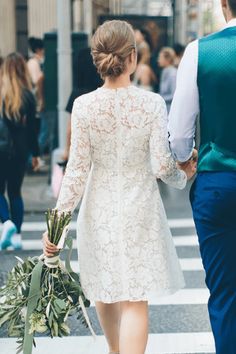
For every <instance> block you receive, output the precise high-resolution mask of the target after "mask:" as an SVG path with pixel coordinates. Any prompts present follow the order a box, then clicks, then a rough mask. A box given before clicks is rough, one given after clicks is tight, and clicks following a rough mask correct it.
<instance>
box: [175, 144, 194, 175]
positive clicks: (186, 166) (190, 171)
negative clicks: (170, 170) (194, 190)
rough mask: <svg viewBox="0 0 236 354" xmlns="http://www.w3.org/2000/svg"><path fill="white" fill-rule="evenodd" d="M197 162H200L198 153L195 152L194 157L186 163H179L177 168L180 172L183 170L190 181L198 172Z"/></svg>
mask: <svg viewBox="0 0 236 354" xmlns="http://www.w3.org/2000/svg"><path fill="white" fill-rule="evenodd" d="M197 160H198V151H197V150H196V149H194V150H193V154H192V157H191V158H190V159H189V160H188V161H186V162H177V166H178V168H179V169H180V170H183V171H184V172H185V173H186V175H187V178H188V180H190V179H191V178H192V177H193V176H194V175H195V173H196V171H197Z"/></svg>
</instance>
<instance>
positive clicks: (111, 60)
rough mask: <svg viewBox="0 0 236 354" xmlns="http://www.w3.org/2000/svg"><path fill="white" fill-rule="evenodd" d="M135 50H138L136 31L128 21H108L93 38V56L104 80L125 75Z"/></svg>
mask: <svg viewBox="0 0 236 354" xmlns="http://www.w3.org/2000/svg"><path fill="white" fill-rule="evenodd" d="M133 50H136V43H135V37H134V31H133V28H132V26H131V25H130V24H129V23H128V22H126V21H120V20H113V21H107V22H105V23H104V24H103V25H101V26H99V27H98V29H97V30H96V32H95V34H94V36H93V38H92V45H91V54H92V57H93V62H94V64H95V66H96V67H97V71H98V73H99V74H100V76H101V77H102V79H104V78H105V77H107V76H109V77H111V78H116V77H118V76H120V75H121V74H122V73H124V72H125V70H126V66H127V59H128V58H129V56H130V55H131V53H132V51H133Z"/></svg>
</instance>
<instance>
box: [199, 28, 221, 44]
mask: <svg viewBox="0 0 236 354" xmlns="http://www.w3.org/2000/svg"><path fill="white" fill-rule="evenodd" d="M227 32H228V28H227V27H226V28H223V29H221V30H220V31H217V32H214V33H211V34H208V35H207V36H204V37H202V38H200V39H199V43H207V42H211V41H214V40H216V39H219V38H222V37H224V36H227V35H228V33H227Z"/></svg>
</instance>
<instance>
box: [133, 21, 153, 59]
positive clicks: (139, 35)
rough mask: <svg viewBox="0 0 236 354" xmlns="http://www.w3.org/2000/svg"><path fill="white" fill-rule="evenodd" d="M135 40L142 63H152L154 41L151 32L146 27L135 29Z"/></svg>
mask: <svg viewBox="0 0 236 354" xmlns="http://www.w3.org/2000/svg"><path fill="white" fill-rule="evenodd" d="M134 33H135V40H136V45H137V51H138V53H139V55H140V60H139V62H140V64H148V65H150V59H151V53H152V42H151V38H150V34H149V32H148V31H147V30H145V29H144V28H140V29H135V31H134Z"/></svg>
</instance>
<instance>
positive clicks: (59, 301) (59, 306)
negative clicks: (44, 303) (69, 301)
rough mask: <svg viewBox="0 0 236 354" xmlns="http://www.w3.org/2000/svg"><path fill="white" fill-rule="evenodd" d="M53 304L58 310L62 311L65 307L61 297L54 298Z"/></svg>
mask: <svg viewBox="0 0 236 354" xmlns="http://www.w3.org/2000/svg"><path fill="white" fill-rule="evenodd" d="M54 306H55V307H56V308H57V309H58V310H59V311H60V310H61V311H63V310H65V309H66V302H65V301H64V300H62V299H56V300H54Z"/></svg>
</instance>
